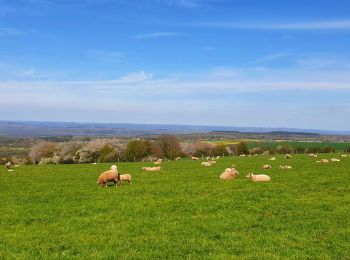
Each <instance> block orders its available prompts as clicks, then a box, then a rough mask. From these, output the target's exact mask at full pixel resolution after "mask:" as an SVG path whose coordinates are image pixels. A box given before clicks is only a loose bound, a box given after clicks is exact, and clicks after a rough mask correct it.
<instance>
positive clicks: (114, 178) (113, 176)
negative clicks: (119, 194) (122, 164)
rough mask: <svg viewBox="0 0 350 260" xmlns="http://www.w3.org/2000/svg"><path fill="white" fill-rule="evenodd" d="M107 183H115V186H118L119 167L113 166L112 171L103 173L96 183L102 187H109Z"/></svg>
mask: <svg viewBox="0 0 350 260" xmlns="http://www.w3.org/2000/svg"><path fill="white" fill-rule="evenodd" d="M107 182H113V183H114V185H115V186H118V182H120V179H119V174H118V169H117V166H115V165H112V167H111V169H110V170H108V171H105V172H103V173H101V174H100V176H99V177H98V180H97V182H96V183H97V184H98V185H100V187H103V186H105V187H107Z"/></svg>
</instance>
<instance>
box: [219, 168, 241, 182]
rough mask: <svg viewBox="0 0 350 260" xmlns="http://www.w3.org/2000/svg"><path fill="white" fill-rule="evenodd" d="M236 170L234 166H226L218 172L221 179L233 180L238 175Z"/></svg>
mask: <svg viewBox="0 0 350 260" xmlns="http://www.w3.org/2000/svg"><path fill="white" fill-rule="evenodd" d="M238 174H239V173H238V171H237V170H236V169H235V168H226V169H225V171H224V172H223V173H221V174H220V179H221V180H233V179H235V178H236V177H237V176H238Z"/></svg>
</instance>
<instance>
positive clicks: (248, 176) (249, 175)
mask: <svg viewBox="0 0 350 260" xmlns="http://www.w3.org/2000/svg"><path fill="white" fill-rule="evenodd" d="M253 175H254V174H253V173H248V174H247V175H246V176H245V177H247V178H251V177H252V176H253Z"/></svg>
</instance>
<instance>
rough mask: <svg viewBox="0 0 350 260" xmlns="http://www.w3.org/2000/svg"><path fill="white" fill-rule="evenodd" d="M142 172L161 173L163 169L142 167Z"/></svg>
mask: <svg viewBox="0 0 350 260" xmlns="http://www.w3.org/2000/svg"><path fill="white" fill-rule="evenodd" d="M142 170H144V171H146V172H159V171H160V170H161V167H160V166H158V167H142Z"/></svg>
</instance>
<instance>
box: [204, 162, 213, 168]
mask: <svg viewBox="0 0 350 260" xmlns="http://www.w3.org/2000/svg"><path fill="white" fill-rule="evenodd" d="M201 165H203V166H206V167H210V166H212V164H211V163H210V162H202V163H201Z"/></svg>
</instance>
